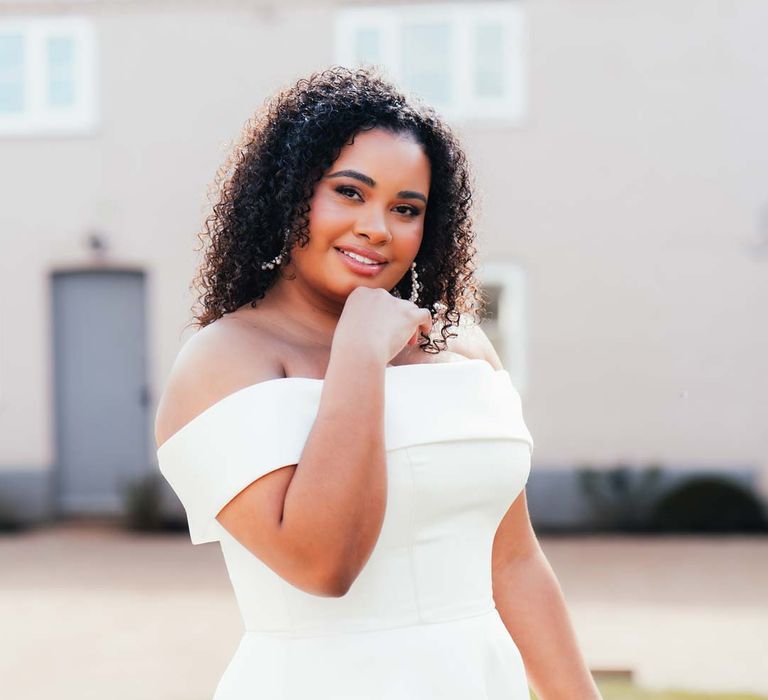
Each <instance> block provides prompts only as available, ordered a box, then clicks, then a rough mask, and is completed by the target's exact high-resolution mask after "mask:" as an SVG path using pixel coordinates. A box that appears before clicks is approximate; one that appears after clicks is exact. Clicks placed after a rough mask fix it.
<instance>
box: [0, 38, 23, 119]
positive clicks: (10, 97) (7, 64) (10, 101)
mask: <svg viewBox="0 0 768 700" xmlns="http://www.w3.org/2000/svg"><path fill="white" fill-rule="evenodd" d="M22 111H24V38H23V37H22V36H21V35H20V34H0V114H14V113H17V112H22Z"/></svg>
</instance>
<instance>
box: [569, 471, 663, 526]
mask: <svg viewBox="0 0 768 700" xmlns="http://www.w3.org/2000/svg"><path fill="white" fill-rule="evenodd" d="M576 473H577V478H578V480H579V485H580V486H581V489H582V492H583V493H584V495H585V496H586V498H587V500H588V501H589V504H590V506H591V507H592V513H593V515H594V519H595V521H596V524H597V525H598V527H601V528H604V529H608V530H619V531H624V532H632V531H642V530H646V529H648V518H647V514H648V511H649V510H650V508H651V506H652V505H653V502H654V500H655V498H656V497H657V495H658V490H659V481H660V479H661V467H660V466H659V465H656V464H651V465H649V466H647V467H644V468H640V469H633V468H632V467H630V466H629V465H627V464H617V465H616V466H615V467H613V468H612V469H593V468H591V467H588V466H582V467H580V468H578V469H577V470H576Z"/></svg>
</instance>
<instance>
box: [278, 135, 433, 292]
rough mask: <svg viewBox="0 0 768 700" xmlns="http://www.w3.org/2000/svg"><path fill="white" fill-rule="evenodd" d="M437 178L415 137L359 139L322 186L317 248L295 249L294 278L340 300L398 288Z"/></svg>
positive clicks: (313, 229)
mask: <svg viewBox="0 0 768 700" xmlns="http://www.w3.org/2000/svg"><path fill="white" fill-rule="evenodd" d="M430 174H431V168H430V164H429V159H428V158H427V156H426V155H425V153H424V151H423V149H422V146H421V145H420V144H418V143H417V142H416V141H414V140H413V138H412V137H410V136H408V135H395V134H392V133H390V132H388V131H385V130H383V129H371V130H370V131H363V132H360V133H358V134H357V135H356V136H355V139H354V142H353V143H352V144H351V145H346V146H344V148H343V149H342V151H341V152H340V154H339V157H338V158H337V159H336V162H335V163H333V165H332V166H331V167H330V168H329V169H328V170H327V171H326V172H325V173H324V174H323V177H322V178H321V180H320V181H319V182H318V183H317V185H316V188H315V192H314V194H313V196H312V198H311V200H310V202H309V205H310V211H309V214H308V218H309V222H308V223H309V243H308V244H307V245H306V246H305V247H304V248H300V247H298V246H296V247H294V250H293V251H292V264H291V267H292V268H293V269H292V272H295V274H296V275H297V277H300V278H301V279H302V282H304V283H305V284H307V285H310V286H312V287H313V288H314V289H316V290H318V291H319V292H320V293H321V294H323V295H325V296H329V297H331V298H335V299H345V298H346V297H347V296H348V295H349V293H350V292H351V291H352V290H353V289H354V288H355V287H359V286H366V287H383V288H385V289H388V290H389V289H392V287H394V286H395V284H397V283H398V282H399V281H400V279H402V277H403V276H404V275H405V274H406V273H407V272H408V271H409V267H410V265H411V262H412V261H413V259H414V258H415V257H416V253H417V252H418V250H419V246H420V244H421V240H422V236H423V233H424V215H425V211H426V207H427V199H428V196H429V184H430ZM340 249H343V250H347V251H348V252H352V253H358V254H360V255H362V256H363V257H367V258H369V260H368V261H367V262H366V261H358V260H354V259H352V258H351V257H349V256H348V255H346V254H345V253H342V252H341V250H340ZM370 259H374V260H376V261H378V264H370Z"/></svg>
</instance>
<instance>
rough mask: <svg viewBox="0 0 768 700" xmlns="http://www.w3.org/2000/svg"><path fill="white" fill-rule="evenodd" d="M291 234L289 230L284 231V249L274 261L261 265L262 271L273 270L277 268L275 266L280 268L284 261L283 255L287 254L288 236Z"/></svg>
mask: <svg viewBox="0 0 768 700" xmlns="http://www.w3.org/2000/svg"><path fill="white" fill-rule="evenodd" d="M289 234H290V231H289V229H287V228H286V229H284V231H283V249H282V250H281V251H280V252H279V253H278V254H277V255H276V256H275V257H274V258H272V260H268V261H267V262H263V263H261V269H262V270H272V269H274V268H275V266H277V267H279V266H280V264H281V263H282V261H283V255H285V254H286V252H287V244H288V236H289Z"/></svg>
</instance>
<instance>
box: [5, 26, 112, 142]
mask: <svg viewBox="0 0 768 700" xmlns="http://www.w3.org/2000/svg"><path fill="white" fill-rule="evenodd" d="M0 34H19V35H21V37H22V38H23V44H24V90H25V109H24V110H23V111H22V112H19V113H18V114H0V138H1V137H8V136H11V137H13V136H47V135H51V136H58V135H79V134H89V133H92V132H93V131H94V130H95V128H96V125H97V121H98V115H97V113H96V95H95V93H96V60H95V36H94V29H93V25H92V22H91V20H90V19H89V18H87V17H77V16H67V17H13V18H3V19H0ZM61 35H66V36H68V37H71V38H73V39H74V42H75V47H76V51H75V102H74V104H73V105H72V106H71V107H69V108H66V109H63V108H50V107H48V106H47V105H46V103H45V94H46V88H47V85H48V77H49V76H48V72H47V64H46V60H45V50H46V42H47V40H48V38H50V37H53V36H61Z"/></svg>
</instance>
